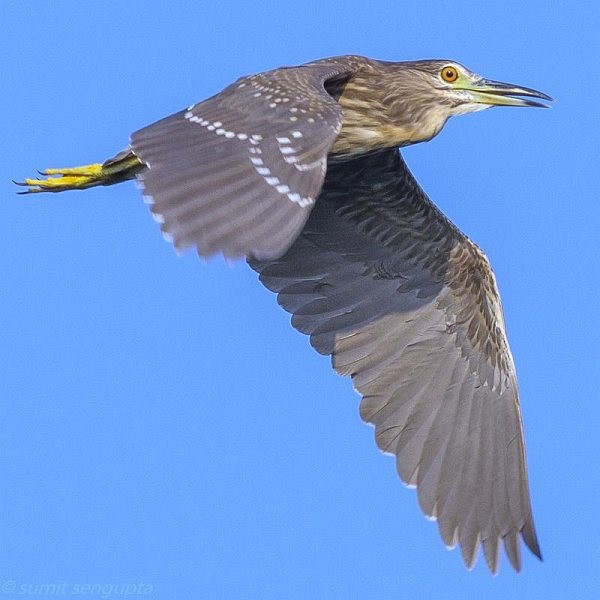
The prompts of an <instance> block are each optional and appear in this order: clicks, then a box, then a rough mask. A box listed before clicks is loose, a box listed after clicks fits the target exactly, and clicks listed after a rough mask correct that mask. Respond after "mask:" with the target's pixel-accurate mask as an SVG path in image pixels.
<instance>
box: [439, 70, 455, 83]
mask: <svg viewBox="0 0 600 600" xmlns="http://www.w3.org/2000/svg"><path fill="white" fill-rule="evenodd" d="M440 75H441V76H442V79H443V80H444V81H447V82H448V83H453V82H454V81H456V80H457V79H458V71H457V70H456V68H455V67H452V66H449V67H444V68H443V69H442V71H441V73H440Z"/></svg>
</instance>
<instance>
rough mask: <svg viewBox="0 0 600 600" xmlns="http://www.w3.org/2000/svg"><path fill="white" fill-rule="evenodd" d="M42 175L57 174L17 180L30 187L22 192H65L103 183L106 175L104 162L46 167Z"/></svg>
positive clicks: (18, 183)
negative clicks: (21, 180)
mask: <svg viewBox="0 0 600 600" xmlns="http://www.w3.org/2000/svg"><path fill="white" fill-rule="evenodd" d="M41 174H42V175H57V177H48V178H47V179H25V181H23V182H15V183H17V185H23V186H26V187H28V188H29V189H28V190H26V191H25V192H21V193H22V194H34V193H36V192H64V191H66V190H83V189H85V188H89V187H92V186H94V185H102V183H103V180H104V179H105V177H106V175H105V173H103V169H102V164H101V163H95V164H93V165H84V166H82V167H69V168H65V169H45V170H44V171H41Z"/></svg>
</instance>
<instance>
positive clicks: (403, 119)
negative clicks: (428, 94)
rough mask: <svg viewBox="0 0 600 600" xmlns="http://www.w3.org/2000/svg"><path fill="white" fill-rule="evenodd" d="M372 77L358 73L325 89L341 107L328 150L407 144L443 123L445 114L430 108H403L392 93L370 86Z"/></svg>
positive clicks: (354, 151) (347, 153) (346, 152)
mask: <svg viewBox="0 0 600 600" xmlns="http://www.w3.org/2000/svg"><path fill="white" fill-rule="evenodd" d="M376 81H377V80H376V78H375V77H373V75H372V74H369V73H365V74H362V75H361V74H358V75H356V76H354V77H352V78H351V79H350V80H349V81H346V82H340V83H339V84H337V86H336V87H335V88H332V89H331V90H328V91H330V93H331V94H332V95H333V96H334V97H336V98H337V100H338V102H339V103H340V105H341V106H342V109H343V111H344V120H343V123H342V128H341V131H340V133H339V135H338V137H337V139H336V141H335V143H334V145H333V148H332V150H331V152H332V154H336V155H338V156H342V157H351V156H355V155H358V154H364V153H365V152H372V151H373V150H378V149H382V148H391V147H401V146H408V145H410V144H416V143H418V142H424V141H427V140H430V139H431V138H432V137H434V136H435V135H437V133H439V131H440V130H441V129H442V127H443V126H444V123H445V120H446V118H445V115H442V114H440V115H439V116H440V118H439V119H437V118H435V115H432V114H431V112H430V111H428V113H427V114H425V111H421V110H418V109H417V110H408V107H407V108H406V109H404V107H403V105H402V102H401V99H400V98H397V97H396V96H395V95H394V94H393V93H390V92H386V91H384V90H378V89H376V88H374V82H376ZM411 109H412V107H411ZM425 117H427V118H425ZM432 117H433V118H432Z"/></svg>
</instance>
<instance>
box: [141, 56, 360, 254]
mask: <svg viewBox="0 0 600 600" xmlns="http://www.w3.org/2000/svg"><path fill="white" fill-rule="evenodd" d="M351 71H352V66H351V62H349V61H343V60H335V59H334V60H330V61H320V62H316V63H312V64H310V65H305V66H301V67H293V68H285V69H277V70H275V71H270V72H267V73H261V74H259V75H253V76H250V77H244V78H242V79H239V80H238V81H237V82H236V83H234V84H233V85H231V86H229V87H227V88H226V89H224V90H223V91H222V92H221V93H219V94H217V95H216V96H213V97H212V98H209V99H208V100H205V101H204V102H201V103H199V104H195V105H193V106H190V107H189V108H188V109H187V110H183V111H181V112H179V113H176V114H174V115H172V116H170V117H167V118H165V119H163V120H161V121H158V122H157V123H154V124H153V125H150V126H149V127H145V128H144V129H141V130H140V131H137V132H136V133H134V134H133V135H132V138H131V148H132V150H133V152H134V153H135V154H136V155H137V156H138V157H139V159H140V160H141V161H142V162H143V163H145V164H146V165H147V166H148V169H146V170H144V171H143V172H142V173H140V175H139V176H138V179H139V180H140V181H141V184H142V187H143V190H144V194H145V195H146V196H147V198H148V199H149V201H150V202H151V204H152V212H153V213H154V214H155V215H156V218H157V220H158V221H159V222H161V224H162V230H163V231H164V232H165V234H167V235H168V236H169V237H171V238H172V239H173V242H174V244H175V246H176V247H177V248H184V247H187V246H197V248H198V251H199V253H200V254H201V255H202V256H210V255H212V254H214V253H217V252H221V253H223V254H224V255H225V256H227V257H236V256H253V257H256V258H273V257H276V256H280V255H281V254H283V253H284V252H285V251H286V250H287V248H288V247H289V246H290V244H291V243H292V242H293V240H294V239H295V237H296V236H297V235H298V233H299V232H300V230H301V229H302V226H303V225H304V223H305V221H306V219H307V217H308V215H309V213H310V210H311V208H312V207H313V205H314V202H315V198H316V197H317V195H318V194H319V192H320V190H321V186H322V183H323V179H324V177H325V170H326V160H327V153H328V151H329V149H330V148H331V146H332V144H333V142H334V141H335V138H336V137H337V134H338V133H339V130H340V127H341V124H342V110H341V108H340V106H339V104H338V103H337V102H336V100H335V99H334V98H332V97H331V96H330V95H329V94H328V93H327V91H326V90H325V87H324V86H325V83H326V82H327V81H329V80H332V79H336V78H340V77H346V76H349V75H350V74H351Z"/></svg>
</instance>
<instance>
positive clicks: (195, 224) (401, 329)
mask: <svg viewBox="0 0 600 600" xmlns="http://www.w3.org/2000/svg"><path fill="white" fill-rule="evenodd" d="M534 98H536V99H538V100H547V101H549V100H551V98H550V97H549V96H547V95H545V94H543V93H541V92H538V91H536V90H533V89H529V88H525V87H519V86H515V85H511V84H506V83H500V82H497V81H491V80H488V79H484V78H482V77H480V76H479V75H476V74H475V73H473V72H471V71H470V70H468V69H467V68H465V67H464V66H462V65H460V64H459V63H457V62H454V61H450V60H423V61H414V62H384V61H379V60H372V59H368V58H364V57H360V56H341V57H334V58H327V59H323V60H318V61H315V62H311V63H308V64H305V65H302V66H297V67H289V68H280V69H275V70H272V71H268V72H265V73H260V74H257V75H252V76H248V77H242V78H241V79H238V80H237V81H236V82H235V83H233V84H232V85H230V86H229V87H227V88H225V89H224V90H223V91H222V92H220V93H219V94H217V95H215V96H213V97H211V98H209V99H207V100H204V101H203V102H199V103H197V104H193V105H192V106H190V107H188V108H187V109H185V110H182V111H180V112H178V113H176V114H174V115H171V116H169V117H166V118H165V119H162V120H161V121H158V122H156V123H154V124H153V125H150V126H148V127H145V128H143V129H141V130H139V131H137V132H135V133H134V134H133V135H132V136H131V142H130V145H129V147H128V148H127V149H126V150H124V151H122V152H120V153H119V154H117V155H116V156H115V157H114V158H111V159H109V160H107V161H105V162H104V163H102V164H100V163H96V164H92V165H87V166H82V167H75V168H65V169H46V170H45V171H43V172H42V175H44V176H45V177H42V178H36V179H25V181H24V182H22V183H21V184H20V185H24V186H27V188H28V189H27V190H26V191H25V192H24V193H35V192H60V191H64V190H75V189H85V188H88V187H93V186H98V185H112V184H115V183H119V182H122V181H125V180H128V179H137V181H138V182H139V183H140V184H141V188H142V190H143V194H144V196H145V198H146V200H147V201H148V202H149V203H150V205H151V211H152V213H153V216H154V217H155V219H156V220H157V221H158V222H159V223H160V224H161V229H162V231H163V233H164V234H165V236H167V237H168V239H170V240H172V242H173V244H174V245H175V247H176V248H177V249H184V248H186V247H196V248H197V251H198V253H199V254H200V255H201V256H203V257H208V256H212V255H214V254H219V253H220V254H222V255H224V256H225V257H227V258H236V257H245V258H246V259H247V261H248V263H249V264H250V266H251V267H252V269H254V270H255V271H257V272H258V273H259V276H260V280H261V281H262V283H263V284H264V285H265V286H266V287H267V288H269V289H270V290H272V291H274V292H276V293H277V294H278V301H279V304H281V306H282V307H283V308H284V309H285V310H287V311H289V312H290V313H292V315H293V317H292V325H293V326H294V327H295V328H296V329H298V330H299V331H301V332H303V333H305V334H307V335H309V336H310V341H311V344H312V345H313V347H314V348H315V349H316V350H317V351H318V352H320V353H321V354H327V355H330V356H331V360H332V364H333V368H334V369H335V370H336V371H337V372H338V373H340V374H342V375H350V376H351V377H352V382H353V385H354V388H355V389H356V390H357V391H358V392H359V394H360V395H361V396H362V401H361V403H360V414H361V416H362V418H363V419H364V420H365V421H367V422H368V423H371V424H373V425H374V426H375V439H376V442H377V445H378V446H379V448H380V449H381V450H382V451H384V452H387V453H391V454H393V455H395V457H396V465H397V470H398V473H399V475H400V477H401V479H402V480H403V481H404V482H405V483H406V484H407V485H409V486H415V487H416V488H417V492H418V500H419V504H420V506H421V508H422V510H423V512H424V513H425V514H426V515H427V516H429V517H431V518H433V519H435V520H437V523H438V526H439V531H440V534H441V537H442V539H443V541H444V543H445V544H446V545H447V546H448V547H454V546H456V545H457V544H458V545H459V546H460V548H461V551H462V556H463V559H464V562H465V564H466V565H467V567H468V568H471V567H472V566H473V565H474V562H475V559H476V556H477V551H478V548H479V546H481V547H482V548H483V554H484V556H485V559H486V562H487V565H488V567H489V569H490V570H491V571H492V572H493V573H496V572H497V569H498V562H499V547H500V542H502V543H503V545H504V549H505V552H506V554H507V556H508V559H509V561H510V563H511V564H512V566H513V567H514V569H516V570H517V571H519V570H520V568H521V550H520V547H521V546H520V538H522V540H523V541H524V542H525V544H526V545H527V547H528V548H529V549H530V550H531V552H532V553H533V554H534V555H535V556H537V557H539V558H540V559H541V552H540V547H539V544H538V540H537V535H536V531H535V527H534V522H533V517H532V510H531V503H530V496H529V488H528V481H527V470H526V461H525V447H524V439H523V429H522V421H521V413H520V408H519V394H518V387H517V380H516V374H515V367H514V363H513V359H512V356H511V352H510V349H509V346H508V342H507V338H506V332H505V326H504V319H503V313H502V308H501V304H500V297H499V294H498V288H497V286H496V281H495V277H494V274H493V272H492V270H491V268H490V264H489V262H488V260H487V258H486V256H485V254H484V253H483V252H482V251H481V250H480V249H479V248H478V247H477V246H476V245H475V243H473V242H472V241H471V240H470V239H469V238H468V237H467V236H466V235H464V234H463V233H462V232H461V231H460V230H459V229H458V228H457V227H456V226H455V225H454V224H452V223H451V222H450V221H449V220H448V219H447V218H446V217H445V216H444V215H443V214H442V213H441V212H440V211H439V209H438V208H436V206H435V205H434V204H433V203H432V201H431V200H430V199H429V198H428V197H427V195H426V194H425V192H424V191H423V190H422V189H421V187H420V186H419V184H418V183H417V182H416V181H415V179H414V177H413V176H412V175H411V173H410V171H409V170H408V168H407V166H406V164H405V163H404V160H403V159H402V156H401V154H400V152H399V150H398V148H400V147H403V146H407V145H410V144H415V143H418V142H424V141H427V140H430V139H431V138H433V137H434V136H435V135H437V134H438V133H439V132H440V131H441V129H442V128H443V126H444V124H445V123H446V121H447V119H448V118H449V117H451V116H454V115H461V114H466V113H470V112H475V111H479V110H482V109H486V108H489V107H492V106H525V107H536V106H537V107H544V106H546V105H545V104H543V103H540V102H538V101H536V100H533V99H534Z"/></svg>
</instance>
